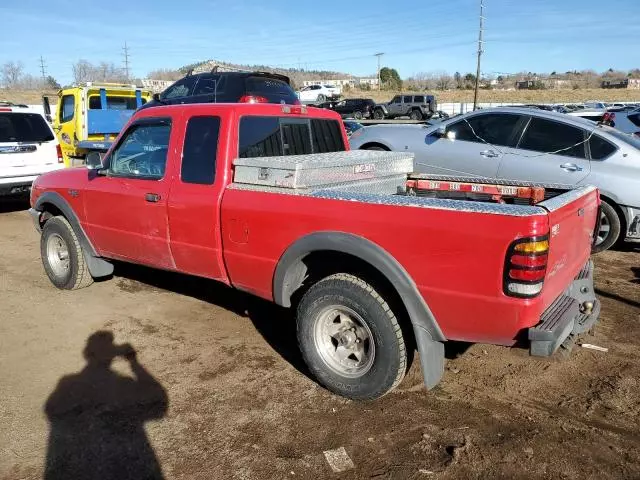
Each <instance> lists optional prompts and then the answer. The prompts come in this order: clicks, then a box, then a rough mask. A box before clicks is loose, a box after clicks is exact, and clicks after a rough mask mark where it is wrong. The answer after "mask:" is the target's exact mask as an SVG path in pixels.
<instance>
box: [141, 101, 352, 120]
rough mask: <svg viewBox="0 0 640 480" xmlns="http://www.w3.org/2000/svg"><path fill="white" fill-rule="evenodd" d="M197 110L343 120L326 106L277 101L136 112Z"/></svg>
mask: <svg viewBox="0 0 640 480" xmlns="http://www.w3.org/2000/svg"><path fill="white" fill-rule="evenodd" d="M174 111H189V112H192V111H195V112H207V113H212V114H214V113H228V112H231V111H235V112H238V113H239V114H241V115H267V116H272V115H283V114H284V115H291V116H292V117H295V116H300V117H302V118H327V119H329V118H331V119H335V120H339V121H341V120H342V119H341V117H340V115H339V114H337V113H336V112H334V111H332V110H327V109H324V108H315V107H307V106H305V105H285V104H280V105H279V104H275V103H189V104H179V105H158V106H154V107H149V108H146V109H144V110H141V111H139V112H137V113H136V117H139V116H144V117H153V116H161V115H162V114H163V112H174Z"/></svg>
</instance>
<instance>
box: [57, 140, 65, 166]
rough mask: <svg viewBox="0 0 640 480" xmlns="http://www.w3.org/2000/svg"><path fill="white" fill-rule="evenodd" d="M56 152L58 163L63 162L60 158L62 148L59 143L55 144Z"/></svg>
mask: <svg viewBox="0 0 640 480" xmlns="http://www.w3.org/2000/svg"><path fill="white" fill-rule="evenodd" d="M56 153H57V154H58V163H64V158H62V148H60V144H58V145H56Z"/></svg>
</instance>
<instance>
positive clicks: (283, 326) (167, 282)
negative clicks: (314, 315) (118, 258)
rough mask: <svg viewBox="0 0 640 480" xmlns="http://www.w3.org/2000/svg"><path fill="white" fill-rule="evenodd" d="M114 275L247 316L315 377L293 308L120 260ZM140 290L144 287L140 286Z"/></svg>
mask: <svg viewBox="0 0 640 480" xmlns="http://www.w3.org/2000/svg"><path fill="white" fill-rule="evenodd" d="M115 275H116V276H117V277H123V278H126V279H129V280H134V281H136V282H141V283H142V284H145V285H148V286H151V287H154V288H160V289H162V290H168V291H170V292H174V293H179V294H181V295H186V296H189V297H192V298H196V299H198V300H201V301H203V302H207V303H210V304H212V305H217V306H219V307H222V308H224V309H226V310H229V311H231V312H233V313H235V314H236V315H240V316H242V317H248V318H249V319H250V320H251V322H253V325H254V326H255V328H256V330H258V332H259V333H260V335H262V338H264V339H265V341H266V342H267V343H268V344H269V346H270V347H271V348H273V350H275V351H276V352H277V353H278V354H279V355H280V356H281V357H282V358H284V359H285V360H286V361H287V362H289V363H290V364H291V365H292V366H293V367H294V368H295V369H296V370H298V371H299V372H300V373H302V374H303V375H306V376H307V377H309V378H310V379H312V380H314V379H313V377H312V376H311V373H310V372H309V370H308V369H307V366H306V365H305V363H304V360H303V359H302V355H301V353H300V349H299V348H298V340H297V338H296V325H295V321H294V318H293V314H292V312H291V311H290V310H287V309H285V308H281V307H279V306H277V305H275V304H273V303H270V302H267V301H265V300H262V299H260V298H257V297H254V296H252V295H249V294H248V293H243V292H241V291H239V290H235V289H233V288H230V287H227V286H226V285H223V284H222V283H219V282H216V281H213V280H207V279H205V278H199V277H193V276H190V275H183V274H180V273H175V272H167V271H163V270H155V269H151V268H147V267H143V266H139V265H133V264H128V263H121V262H115ZM141 289H144V286H142V285H141ZM314 381H315V380H314Z"/></svg>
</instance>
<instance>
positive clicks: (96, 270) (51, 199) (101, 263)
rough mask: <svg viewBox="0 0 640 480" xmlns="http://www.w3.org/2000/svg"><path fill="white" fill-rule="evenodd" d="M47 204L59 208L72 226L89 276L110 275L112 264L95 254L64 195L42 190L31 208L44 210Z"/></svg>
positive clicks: (39, 210)
mask: <svg viewBox="0 0 640 480" xmlns="http://www.w3.org/2000/svg"><path fill="white" fill-rule="evenodd" d="M47 204H51V205H53V206H54V207H56V208H57V209H58V210H60V211H61V212H62V214H63V215H64V217H65V218H66V219H67V221H68V222H69V224H70V225H71V228H73V231H74V232H75V234H76V237H78V241H79V242H80V245H81V246H82V251H83V253H84V258H85V260H86V262H87V266H88V267H89V273H91V276H92V277H94V278H100V277H107V276H109V275H111V274H112V273H113V264H111V263H109V262H107V261H106V260H104V259H102V258H100V256H99V255H98V254H97V252H96V250H95V248H94V247H93V245H92V243H91V241H90V240H89V237H88V236H87V234H86V233H85V231H84V229H83V228H82V226H81V225H80V220H78V216H77V215H76V213H75V212H74V211H73V208H71V205H69V202H67V201H66V200H65V199H64V197H62V195H60V194H59V193H57V192H44V193H43V194H42V195H40V197H38V200H37V201H36V203H35V205H34V206H33V208H34V210H36V211H38V212H44V211H45V210H46V205H47Z"/></svg>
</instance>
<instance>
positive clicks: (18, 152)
mask: <svg viewBox="0 0 640 480" xmlns="http://www.w3.org/2000/svg"><path fill="white" fill-rule="evenodd" d="M57 164H58V153H57V151H56V143H55V141H50V142H42V143H17V142H16V143H1V144H0V178H7V177H22V176H30V175H39V174H41V173H44V172H47V171H49V170H50V169H51V166H53V165H57Z"/></svg>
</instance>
